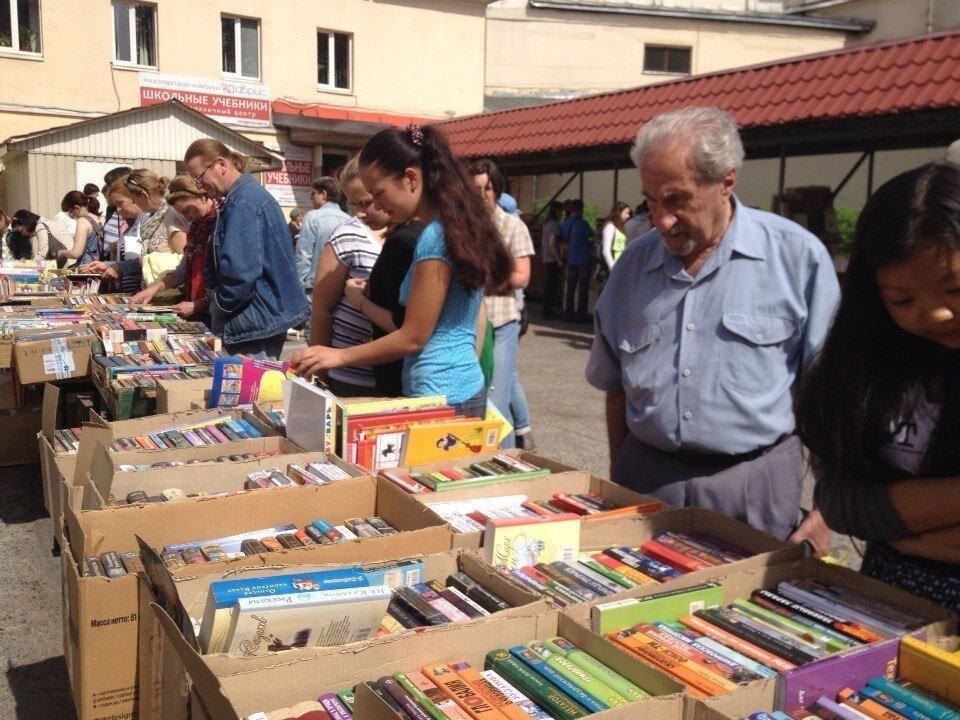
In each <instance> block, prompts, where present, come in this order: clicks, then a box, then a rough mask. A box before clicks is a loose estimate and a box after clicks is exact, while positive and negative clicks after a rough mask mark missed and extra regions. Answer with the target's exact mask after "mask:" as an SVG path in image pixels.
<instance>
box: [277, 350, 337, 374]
mask: <svg viewBox="0 0 960 720" xmlns="http://www.w3.org/2000/svg"><path fill="white" fill-rule="evenodd" d="M342 356H343V351H342V350H340V349H339V348H332V347H326V346H324V345H312V346H310V347H307V348H302V349H300V350H297V351H296V352H295V353H294V354H293V356H292V357H291V358H290V365H291V369H292V370H293V371H294V372H295V373H297V375H299V376H300V377H310V376H311V375H319V374H321V373H322V372H323V371H324V370H329V369H330V368H335V367H340V366H341V365H343V360H342Z"/></svg>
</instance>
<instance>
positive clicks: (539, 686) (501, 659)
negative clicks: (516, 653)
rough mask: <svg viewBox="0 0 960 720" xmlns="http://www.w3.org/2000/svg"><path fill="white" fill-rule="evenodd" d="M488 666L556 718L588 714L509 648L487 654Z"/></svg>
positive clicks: (565, 719) (562, 719)
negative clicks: (521, 660) (518, 658)
mask: <svg viewBox="0 0 960 720" xmlns="http://www.w3.org/2000/svg"><path fill="white" fill-rule="evenodd" d="M486 667H487V669H490V670H493V671H495V672H496V673H497V674H498V675H500V676H502V677H503V678H504V679H505V680H506V681H507V682H509V683H511V684H512V685H514V686H516V688H517V689H518V690H520V692H522V693H523V694H525V695H527V696H528V697H530V698H531V699H532V700H534V701H535V702H537V703H538V704H539V705H541V706H542V707H543V709H544V710H546V711H547V712H548V713H550V714H551V715H552V716H553V717H554V718H556V720H577V718H582V717H585V716H586V715H588V714H589V712H588V711H587V710H585V709H584V708H583V707H582V706H581V705H579V704H577V703H576V702H574V701H573V700H572V699H570V698H569V697H567V695H565V694H564V693H562V692H560V690H558V689H557V688H556V687H555V686H553V685H551V684H550V683H548V682H547V681H546V680H544V679H543V677H541V676H540V675H539V674H538V673H536V672H534V671H532V670H530V669H529V668H528V667H527V666H526V665H524V664H523V663H522V662H520V661H519V660H517V659H516V658H514V657H513V656H512V655H511V654H510V653H509V652H508V651H507V650H503V649H497V650H492V651H491V652H489V653H487V656H486Z"/></svg>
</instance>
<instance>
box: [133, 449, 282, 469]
mask: <svg viewBox="0 0 960 720" xmlns="http://www.w3.org/2000/svg"><path fill="white" fill-rule="evenodd" d="M280 455H283V451H282V450H270V451H269V452H268V451H264V452H255V453H240V454H236V455H218V456H217V457H215V458H213V459H211V460H200V459H199V458H194V459H192V460H186V461H183V460H158V461H156V462H153V463H149V464H147V463H139V464H136V465H127V464H124V465H117V466H116V471H117V472H139V471H141V470H152V469H156V468H172V467H184V466H185V465H206V464H209V463H225V462H243V461H245V460H265V459H267V458H272V457H278V456H280Z"/></svg>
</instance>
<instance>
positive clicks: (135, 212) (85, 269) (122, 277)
mask: <svg viewBox="0 0 960 720" xmlns="http://www.w3.org/2000/svg"><path fill="white" fill-rule="evenodd" d="M104 195H106V198H107V202H108V203H110V205H112V206H113V208H114V214H113V216H111V217H110V218H109V219H108V220H107V223H108V224H113V225H114V226H115V227H116V231H117V237H118V240H117V251H116V260H94V261H93V262H89V263H85V264H83V265H80V266H79V267H78V268H77V270H78V271H79V272H82V273H97V274H99V275H100V276H101V278H103V279H104V280H112V281H113V282H114V283H115V285H116V289H117V290H118V291H119V292H122V293H135V292H138V291H139V290H140V288H141V287H142V286H143V268H142V266H141V260H140V256H141V254H142V252H143V249H142V246H141V243H140V224H141V222H142V221H143V220H144V219H145V218H146V217H147V215H146V213H143V212H141V211H140V208H139V207H138V206H137V204H136V203H135V202H134V201H133V197H132V196H131V194H130V191H129V190H128V189H127V185H126V182H125V180H124V177H123V176H121V177H119V178H118V179H116V180H114V181H113V184H112V185H110V187H108V188H107V189H106V192H105V193H104ZM121 220H122V222H121ZM104 287H105V283H101V292H102V291H103V288H104Z"/></svg>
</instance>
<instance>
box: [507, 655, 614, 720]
mask: <svg viewBox="0 0 960 720" xmlns="http://www.w3.org/2000/svg"><path fill="white" fill-rule="evenodd" d="M510 654H511V655H513V656H514V657H515V658H516V659H517V660H519V661H520V662H522V663H523V664H524V665H526V666H527V667H528V668H530V669H531V670H533V671H534V672H536V673H538V674H540V675H541V676H542V677H543V679H544V680H546V681H547V682H549V683H550V684H551V685H553V686H555V687H556V688H558V689H560V690H561V691H562V692H564V693H566V694H567V695H569V696H570V697H571V698H572V699H573V700H575V701H576V702H577V703H579V704H580V705H582V706H583V707H585V708H586V709H587V710H589V711H590V712H600V711H602V710H607V709H608V706H607V705H605V704H604V703H602V702H600V701H599V700H597V699H596V698H595V697H593V696H591V695H589V694H588V693H585V692H584V691H583V690H581V689H580V687H578V686H577V685H576V684H574V683H572V682H570V681H569V680H568V679H567V678H565V677H564V676H563V675H561V674H560V673H558V672H557V671H556V670H554V669H553V668H552V667H550V666H549V665H547V663H546V662H544V661H543V660H542V659H541V658H540V657H539V656H538V655H537V654H536V653H535V652H533V651H532V650H530V649H529V648H526V647H524V646H523V645H517V646H515V647H512V648H510Z"/></svg>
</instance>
